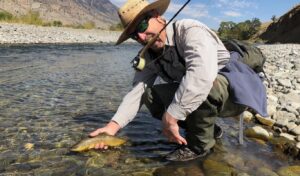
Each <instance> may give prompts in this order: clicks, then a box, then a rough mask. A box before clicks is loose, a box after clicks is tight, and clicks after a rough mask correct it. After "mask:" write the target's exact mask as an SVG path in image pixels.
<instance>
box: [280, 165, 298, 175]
mask: <svg viewBox="0 0 300 176" xmlns="http://www.w3.org/2000/svg"><path fill="white" fill-rule="evenodd" d="M277 173H278V175H279V176H299V175H300V166H286V167H281V168H279V169H278V171H277Z"/></svg>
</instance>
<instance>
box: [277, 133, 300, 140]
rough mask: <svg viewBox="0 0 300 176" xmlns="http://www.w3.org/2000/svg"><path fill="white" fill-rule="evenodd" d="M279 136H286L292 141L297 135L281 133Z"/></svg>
mask: <svg viewBox="0 0 300 176" xmlns="http://www.w3.org/2000/svg"><path fill="white" fill-rule="evenodd" d="M279 136H281V137H284V138H286V139H288V140H291V141H294V140H295V137H296V136H294V135H291V134H288V133H280V135H279Z"/></svg>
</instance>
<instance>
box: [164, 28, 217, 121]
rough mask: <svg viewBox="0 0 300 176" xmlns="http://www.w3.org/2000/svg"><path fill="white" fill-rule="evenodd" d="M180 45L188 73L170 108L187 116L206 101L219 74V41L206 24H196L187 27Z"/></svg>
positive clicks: (182, 116)
mask: <svg viewBox="0 0 300 176" xmlns="http://www.w3.org/2000/svg"><path fill="white" fill-rule="evenodd" d="M178 45H180V47H181V48H182V51H183V57H184V59H185V64H186V74H185V76H184V77H183V78H182V80H181V82H180V86H179V88H178V89H177V91H176V93H175V96H174V98H173V101H172V103H171V104H170V106H169V107H168V109H167V112H168V113H170V114H171V115H172V116H173V117H174V118H176V119H178V120H185V119H186V117H187V116H188V115H189V114H190V113H191V112H193V111H194V110H196V109H197V108H198V107H199V106H200V105H201V104H202V103H203V101H205V99H206V98H207V96H208V94H209V92H210V89H211V88H212V85H213V81H214V80H215V78H216V77H217V73H218V63H217V62H218V61H217V60H218V59H217V57H218V56H217V42H216V40H215V38H214V37H213V36H212V35H211V33H209V32H208V31H207V30H206V29H205V28H202V27H201V26H194V27H190V28H188V29H186V30H185V32H184V36H182V37H181V41H180V43H179V44H178Z"/></svg>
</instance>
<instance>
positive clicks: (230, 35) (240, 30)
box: [218, 18, 261, 40]
mask: <svg viewBox="0 0 300 176" xmlns="http://www.w3.org/2000/svg"><path fill="white" fill-rule="evenodd" d="M260 26H261V22H260V21H259V19H258V18H253V19H252V20H246V21H244V22H240V23H238V24H235V23H234V22H232V21H228V22H221V24H220V28H219V29H218V34H219V36H220V37H221V38H222V39H238V40H248V39H250V38H251V36H253V35H254V34H255V33H256V32H257V31H258V30H259V27H260Z"/></svg>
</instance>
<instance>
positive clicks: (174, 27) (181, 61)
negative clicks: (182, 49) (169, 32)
mask: <svg viewBox="0 0 300 176" xmlns="http://www.w3.org/2000/svg"><path fill="white" fill-rule="evenodd" d="M175 23H176V21H175V22H174V23H173V32H174V36H173V37H174V39H173V40H174V46H175V50H176V53H177V55H178V57H179V62H180V63H181V64H182V65H184V66H185V60H184V59H183V58H182V57H181V55H180V54H179V51H178V48H177V44H176V26H175Z"/></svg>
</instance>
